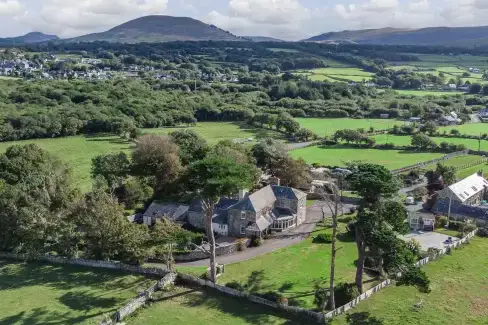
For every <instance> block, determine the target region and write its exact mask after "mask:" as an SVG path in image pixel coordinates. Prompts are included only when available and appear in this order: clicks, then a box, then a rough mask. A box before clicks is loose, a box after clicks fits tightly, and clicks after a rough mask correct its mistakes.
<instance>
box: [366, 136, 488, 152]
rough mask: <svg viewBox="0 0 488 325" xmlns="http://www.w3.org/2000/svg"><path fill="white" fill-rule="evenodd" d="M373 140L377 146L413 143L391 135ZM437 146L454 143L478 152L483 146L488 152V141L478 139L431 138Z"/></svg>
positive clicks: (410, 138)
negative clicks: (443, 143)
mask: <svg viewBox="0 0 488 325" xmlns="http://www.w3.org/2000/svg"><path fill="white" fill-rule="evenodd" d="M372 138H374V139H375V140H376V143H377V144H384V143H394V144H395V145H397V146H409V145H410V144H411V142H412V137H411V136H409V135H389V134H380V135H375V136H373V137H372ZM431 139H432V140H434V141H435V142H436V143H437V144H440V143H441V142H447V143H454V144H463V145H465V146H466V148H468V149H471V150H478V147H479V145H480V144H481V147H480V148H481V150H482V151H488V141H487V140H481V142H479V141H478V140H476V139H462V138H441V137H431Z"/></svg>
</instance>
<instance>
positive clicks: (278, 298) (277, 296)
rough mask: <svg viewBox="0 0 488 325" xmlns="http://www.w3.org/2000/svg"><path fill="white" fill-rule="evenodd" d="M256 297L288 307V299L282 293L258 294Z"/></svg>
mask: <svg viewBox="0 0 488 325" xmlns="http://www.w3.org/2000/svg"><path fill="white" fill-rule="evenodd" d="M256 296H259V297H261V298H264V299H266V300H270V301H273V302H277V303H279V304H282V305H288V298H286V297H285V296H283V295H282V294H281V293H279V292H276V291H268V292H265V293H258V294H256Z"/></svg>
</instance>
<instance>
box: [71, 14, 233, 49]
mask: <svg viewBox="0 0 488 325" xmlns="http://www.w3.org/2000/svg"><path fill="white" fill-rule="evenodd" d="M205 40H213V41H237V40H242V38H240V37H238V36H235V35H233V34H231V33H229V32H228V31H225V30H223V29H220V28H218V27H216V26H214V25H208V24H205V23H203V22H201V21H199V20H196V19H193V18H188V17H172V16H159V15H158V16H146V17H141V18H137V19H134V20H131V21H128V22H126V23H124V24H122V25H119V26H116V27H114V28H112V29H110V30H108V31H106V32H102V33H95V34H88V35H84V36H80V37H75V38H72V39H69V40H68V41H70V42H94V41H107V42H120V43H140V42H170V41H205Z"/></svg>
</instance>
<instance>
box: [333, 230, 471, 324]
mask: <svg viewBox="0 0 488 325" xmlns="http://www.w3.org/2000/svg"><path fill="white" fill-rule="evenodd" d="M477 231H478V229H476V230H475V231H473V232H471V233H469V234H468V235H467V236H466V237H464V238H463V239H461V240H459V241H457V242H455V243H453V244H451V245H446V246H447V247H445V248H444V249H442V250H440V251H439V254H437V255H435V256H432V257H430V256H427V257H426V258H423V259H421V260H420V261H418V262H417V263H415V264H414V265H415V266H418V267H420V266H422V265H425V264H427V263H429V262H431V261H433V260H436V259H437V258H439V257H440V256H442V255H445V254H446V253H447V251H448V250H450V249H453V248H457V247H459V246H461V245H463V244H464V243H466V241H468V240H470V239H471V238H473V237H474V236H475V235H476V232H477ZM398 276H401V273H399V274H398ZM392 283H393V281H392V280H391V279H387V280H385V281H383V282H381V283H380V284H378V285H377V286H375V287H373V288H371V289H369V290H368V291H366V292H364V293H363V294H361V295H360V296H358V297H357V298H356V299H354V300H352V301H350V302H348V303H347V304H345V305H343V306H341V307H339V308H336V309H334V310H332V311H330V312H328V313H327V314H325V317H326V318H332V317H335V316H338V315H340V314H343V313H344V312H346V311H348V310H349V309H351V308H354V307H355V306H356V305H357V304H358V303H359V302H361V301H363V300H365V299H368V298H369V297H371V295H372V294H374V293H376V292H378V291H380V290H381V289H383V288H385V287H388V286H389V285H390V284H392Z"/></svg>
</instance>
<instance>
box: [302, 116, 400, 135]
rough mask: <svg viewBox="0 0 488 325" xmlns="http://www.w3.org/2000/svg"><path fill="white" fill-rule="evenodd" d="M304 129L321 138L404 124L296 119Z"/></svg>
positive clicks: (368, 120) (358, 120) (357, 120)
mask: <svg viewBox="0 0 488 325" xmlns="http://www.w3.org/2000/svg"><path fill="white" fill-rule="evenodd" d="M296 120H297V121H298V123H300V126H301V127H302V128H306V129H309V130H312V131H313V132H315V133H317V134H318V135H319V136H321V137H322V136H324V135H331V134H334V133H335V132H336V131H337V130H343V129H354V130H356V129H360V128H363V129H365V130H369V128H370V127H373V128H374V129H375V130H386V129H390V128H392V127H393V125H395V124H396V125H402V124H404V122H402V121H397V120H387V119H350V118H296Z"/></svg>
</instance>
